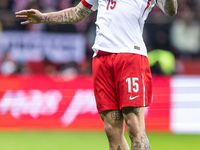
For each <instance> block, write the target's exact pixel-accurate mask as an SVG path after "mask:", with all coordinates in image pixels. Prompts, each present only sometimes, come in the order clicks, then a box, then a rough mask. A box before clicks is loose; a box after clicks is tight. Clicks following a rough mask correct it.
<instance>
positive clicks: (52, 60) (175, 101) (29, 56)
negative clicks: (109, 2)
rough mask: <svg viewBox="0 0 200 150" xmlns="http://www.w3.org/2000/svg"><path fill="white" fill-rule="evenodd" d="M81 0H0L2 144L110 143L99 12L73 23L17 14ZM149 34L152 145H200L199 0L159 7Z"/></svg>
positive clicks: (72, 148) (7, 147) (169, 148)
mask: <svg viewBox="0 0 200 150" xmlns="http://www.w3.org/2000/svg"><path fill="white" fill-rule="evenodd" d="M78 2H79V1H78V0H0V130H1V132H0V141H1V142H0V149H2V150H12V149H20V150H23V149H27V148H28V149H47V150H51V149H61V150H62V149H69V150H77V149H86V150H90V149H96V150H97V149H107V148H108V143H107V140H106V137H105V134H104V133H103V122H102V121H101V120H100V118H99V116H98V114H97V110H96V106H95V101H94V95H93V84H92V71H91V61H92V54H93V52H92V50H91V46H92V44H93V42H94V37H95V24H94V22H95V18H96V12H94V13H93V14H91V15H90V16H89V17H88V18H87V19H85V20H84V21H82V22H80V23H77V24H73V25H52V24H39V25H26V26H22V25H20V20H17V19H16V18H15V15H14V12H15V11H19V10H22V9H28V8H36V9H39V10H41V11H42V12H49V11H56V10H61V9H64V8H68V7H71V6H74V5H76V4H77V3H78ZM144 39H145V42H146V45H147V48H148V53H149V61H150V65H151V69H152V74H153V83H154V86H153V104H152V106H151V107H150V108H147V109H146V114H145V117H146V126H147V132H148V135H149V138H150V142H151V145H152V149H155V150H156V149H158V150H160V149H161V150H165V149H166V150H173V149H181V150H184V149H198V141H199V139H200V136H199V133H200V117H199V115H198V114H200V1H199V0H181V1H180V0H179V10H178V14H177V16H176V17H173V18H170V17H166V16H165V15H164V14H163V13H162V12H161V11H160V10H159V9H158V8H157V7H155V8H154V9H153V11H152V12H151V13H150V15H149V18H148V20H147V21H146V26H145V29H144ZM126 137H127V134H126ZM77 143H79V144H77ZM129 143H130V141H129Z"/></svg>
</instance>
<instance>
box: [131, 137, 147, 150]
mask: <svg viewBox="0 0 200 150" xmlns="http://www.w3.org/2000/svg"><path fill="white" fill-rule="evenodd" d="M129 137H130V139H131V150H141V149H142V147H144V150H151V148H150V144H149V140H148V138H147V135H146V133H144V134H143V136H142V137H141V143H140V142H138V141H134V138H133V136H131V135H130V136H129ZM143 145H144V146H143Z"/></svg>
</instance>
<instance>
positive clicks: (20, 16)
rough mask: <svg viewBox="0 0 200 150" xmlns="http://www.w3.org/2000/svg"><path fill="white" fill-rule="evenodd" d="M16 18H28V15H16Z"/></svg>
mask: <svg viewBox="0 0 200 150" xmlns="http://www.w3.org/2000/svg"><path fill="white" fill-rule="evenodd" d="M16 18H19V19H27V18H28V16H27V15H16Z"/></svg>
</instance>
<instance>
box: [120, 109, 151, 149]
mask: <svg viewBox="0 0 200 150" xmlns="http://www.w3.org/2000/svg"><path fill="white" fill-rule="evenodd" d="M122 112H123V117H124V119H125V122H126V125H127V131H128V134H129V137H130V139H131V150H150V144H149V140H148V138H147V136H146V132H145V122H144V107H124V108H123V109H122Z"/></svg>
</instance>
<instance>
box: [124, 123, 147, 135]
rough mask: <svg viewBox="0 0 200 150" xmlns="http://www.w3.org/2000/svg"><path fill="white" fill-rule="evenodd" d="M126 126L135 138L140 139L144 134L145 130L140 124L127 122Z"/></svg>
mask: <svg viewBox="0 0 200 150" xmlns="http://www.w3.org/2000/svg"><path fill="white" fill-rule="evenodd" d="M126 125H127V128H128V133H129V136H131V137H133V138H139V137H141V135H142V134H143V133H144V129H143V128H142V127H141V126H140V124H138V123H135V122H133V121H132V120H127V121H126Z"/></svg>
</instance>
